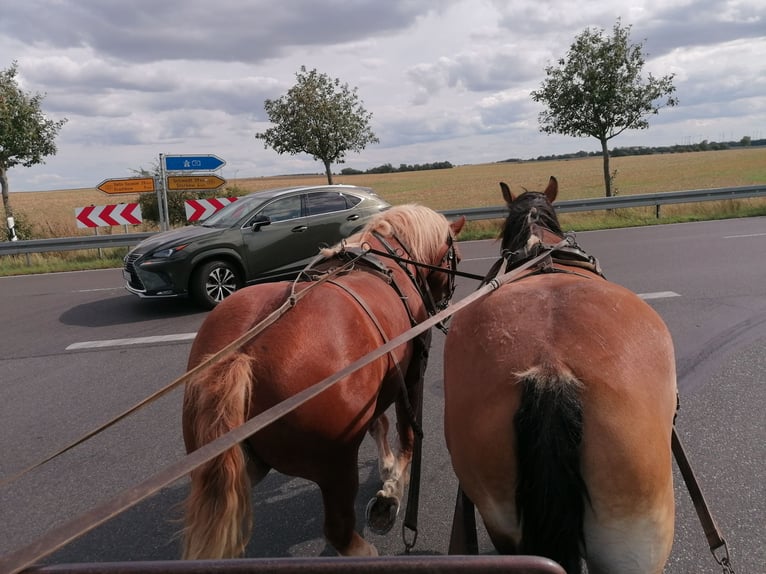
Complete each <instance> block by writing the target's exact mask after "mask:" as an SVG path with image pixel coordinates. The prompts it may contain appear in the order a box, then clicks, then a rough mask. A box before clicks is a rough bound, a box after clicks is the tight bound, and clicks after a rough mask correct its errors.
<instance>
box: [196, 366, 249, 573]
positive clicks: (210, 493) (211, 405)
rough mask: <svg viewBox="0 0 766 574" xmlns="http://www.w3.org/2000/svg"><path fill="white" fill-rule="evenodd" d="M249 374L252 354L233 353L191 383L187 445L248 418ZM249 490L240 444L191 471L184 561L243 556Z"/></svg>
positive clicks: (200, 442)
mask: <svg viewBox="0 0 766 574" xmlns="http://www.w3.org/2000/svg"><path fill="white" fill-rule="evenodd" d="M251 377H252V366H251V362H250V358H249V357H248V356H247V355H246V354H244V353H235V354H234V355H233V356H231V357H229V358H227V359H225V360H224V361H222V362H220V363H216V364H214V365H212V366H211V367H210V368H207V369H205V370H203V371H202V372H201V373H200V374H199V375H198V376H197V377H195V378H193V379H192V380H191V381H190V382H189V383H188V385H187V388H186V394H185V396H184V419H185V420H184V429H185V435H186V440H187V448H189V447H190V446H191V447H192V448H195V449H196V448H199V447H201V446H202V445H205V444H207V443H209V442H210V441H212V440H214V439H216V438H218V437H220V436H221V435H223V434H224V433H226V432H228V431H229V430H231V429H233V428H235V427H237V426H240V425H242V424H243V423H244V422H245V420H246V416H247V409H248V405H249V403H250V389H251ZM250 490H251V484H250V479H249V477H248V474H247V468H246V461H245V458H244V454H243V452H242V449H241V448H240V447H239V446H236V447H234V448H230V449H229V450H227V451H226V452H224V453H223V454H221V455H219V456H217V457H215V458H214V459H212V460H211V461H209V462H207V463H205V464H203V465H202V466H200V467H198V468H197V469H195V470H194V471H192V472H191V490H190V493H189V496H188V497H187V499H186V502H185V508H184V514H185V516H184V522H185V525H184V532H183V542H184V544H183V546H184V549H183V558H184V559H185V560H196V559H216V558H234V557H237V556H240V555H242V553H243V552H244V550H245V546H246V544H247V541H248V540H249V539H250V533H251V531H252V508H251V499H250Z"/></svg>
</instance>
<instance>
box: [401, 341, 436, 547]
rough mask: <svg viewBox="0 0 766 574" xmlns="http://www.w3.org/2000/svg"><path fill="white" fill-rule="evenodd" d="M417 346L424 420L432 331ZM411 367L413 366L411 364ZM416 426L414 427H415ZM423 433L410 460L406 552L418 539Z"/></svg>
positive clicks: (419, 414) (418, 415) (420, 415)
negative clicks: (425, 388) (408, 532)
mask: <svg viewBox="0 0 766 574" xmlns="http://www.w3.org/2000/svg"><path fill="white" fill-rule="evenodd" d="M413 344H414V346H415V355H416V357H417V356H418V355H419V358H418V359H417V360H416V366H417V369H418V372H417V373H416V375H415V377H416V381H417V382H416V383H415V389H416V391H417V397H418V407H417V413H415V415H416V420H418V421H420V420H423V402H424V400H425V397H424V396H423V385H424V380H425V374H426V366H427V365H428V353H429V350H430V348H431V331H426V332H425V333H423V334H422V335H420V336H418V337H415V339H413ZM410 368H411V369H412V368H413V366H412V364H410ZM413 428H414V427H413ZM422 454H423V433H422V432H421V433H420V434H417V432H416V433H415V443H414V444H413V448H412V460H411V461H410V484H409V488H408V490H407V510H406V511H405V515H404V521H403V522H402V541H403V542H404V551H405V553H406V554H409V553H410V550H412V548H413V547H414V546H415V542H417V540H418V510H419V508H420V466H421V460H422V458H423V456H422ZM408 529H409V530H410V531H411V532H412V533H413V534H412V540H411V541H408V540H407V532H406V531H407V530H408Z"/></svg>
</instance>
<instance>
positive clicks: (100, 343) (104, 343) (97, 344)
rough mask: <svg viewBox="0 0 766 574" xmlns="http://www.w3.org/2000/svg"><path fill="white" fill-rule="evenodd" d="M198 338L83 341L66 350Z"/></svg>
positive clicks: (174, 336)
mask: <svg viewBox="0 0 766 574" xmlns="http://www.w3.org/2000/svg"><path fill="white" fill-rule="evenodd" d="M196 336H197V333H180V334H177V335H156V336H154V337H134V338H132V339H106V340H104V341H83V342H81V343H72V344H71V345H69V346H68V347H67V348H66V350H67V351H74V350H78V349H100V348H103V347H120V346H122V345H152V344H155V343H172V342H174V341H188V340H190V339H193V338H194V337H196Z"/></svg>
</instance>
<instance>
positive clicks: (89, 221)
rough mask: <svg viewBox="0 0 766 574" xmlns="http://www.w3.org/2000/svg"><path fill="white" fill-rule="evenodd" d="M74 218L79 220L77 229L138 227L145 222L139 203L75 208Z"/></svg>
mask: <svg viewBox="0 0 766 574" xmlns="http://www.w3.org/2000/svg"><path fill="white" fill-rule="evenodd" d="M74 217H75V219H76V220H77V227H104V226H112V225H138V224H139V223H141V222H142V221H143V218H142V217H141V206H140V205H139V204H138V203H118V204H117V205H91V206H89V207H75V210H74Z"/></svg>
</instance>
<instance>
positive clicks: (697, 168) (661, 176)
mask: <svg viewBox="0 0 766 574" xmlns="http://www.w3.org/2000/svg"><path fill="white" fill-rule="evenodd" d="M335 167H336V169H340V167H343V166H340V167H339V166H335ZM611 169H612V170H616V171H617V174H616V179H615V186H616V190H617V193H618V194H620V195H629V194H637V193H657V192H663V191H681V190H687V189H709V188H716V187H734V186H743V185H756V184H762V183H765V182H766V148H744V149H738V150H724V151H707V152H693V153H678V154H664V155H650V156H630V157H619V158H613V159H612V160H611ZM602 170H603V167H602V161H601V158H598V157H592V158H584V159H573V160H555V161H532V162H519V163H493V164H481V165H464V166H457V167H454V168H452V169H443V170H428V171H413V172H401V173H388V174H360V175H350V176H344V175H338V176H335V177H334V180H335V183H346V184H353V185H362V186H368V187H372V188H373V189H374V190H375V191H376V192H377V193H378V194H379V195H380V196H382V197H383V198H384V199H386V200H387V201H388V202H389V203H392V204H401V203H409V202H416V203H421V204H423V205H427V206H428V207H431V208H433V209H459V208H464V207H483V206H495V205H501V204H502V199H501V196H500V188H499V186H498V182H500V181H505V182H507V183H508V184H509V185H510V186H511V189H512V190H513V192H514V193H518V192H520V191H521V190H522V188H527V189H532V190H539V189H542V188H543V187H544V186H545V183H546V182H547V180H548V178H549V177H550V176H551V175H553V176H555V177H556V178H557V179H558V180H559V189H560V195H559V199H560V200H567V199H580V198H586V197H598V196H602V195H603V193H604V191H603V175H602V173H603V172H602ZM221 175H222V176H223V177H226V173H225V171H224V172H223V173H222V174H221ZM115 177H121V176H120V175H118V174H116V175H115ZM325 182H326V178H325V176H324V175H323V174H317V175H302V176H276V177H258V178H245V179H234V180H229V181H228V183H227V186H228V187H229V188H234V189H232V191H233V192H234V193H235V194H236V195H240V194H242V193H250V192H253V191H259V190H263V189H269V188H273V187H284V186H290V185H310V184H323V183H325ZM12 185H13V182H12V181H11V186H12ZM171 193H172V192H171ZM10 198H11V203H12V206H13V208H14V210H15V211H16V212H17V213H20V214H22V217H24V218H26V220H27V222H28V223H29V224H30V225H31V226H32V227H33V229H34V235H35V237H65V236H70V235H78V234H92V233H93V231H92V230H82V229H78V228H77V227H76V224H75V219H74V210H75V208H77V207H84V206H88V205H108V204H115V203H129V202H132V201H136V200H137V199H138V196H137V195H132V194H122V195H107V194H104V193H103V192H101V191H99V190H97V189H95V188H86V189H73V190H61V191H45V192H17V193H11V195H10ZM745 201H748V200H745ZM760 201H761V200H750V202H751V203H752V202H756V203H758V202H760ZM699 205H702V204H699ZM711 207H712V206H711ZM718 208H720V206H718ZM683 209H684V206H674V207H668V208H663V215H666V216H672V214H673V212H674V211H679V210H683ZM143 227H145V230H152V226H148V225H147V226H143ZM139 230H141V229H138V228H129V229H128V231H129V232H133V231H139ZM102 231H105V232H109V231H112V232H115V233H119V232H122V231H124V230H123V229H120V228H116V229H114V230H109V229H108V228H107V229H106V230H102Z"/></svg>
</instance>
